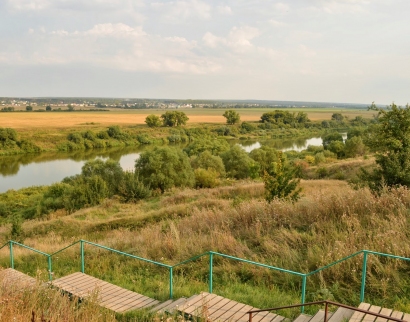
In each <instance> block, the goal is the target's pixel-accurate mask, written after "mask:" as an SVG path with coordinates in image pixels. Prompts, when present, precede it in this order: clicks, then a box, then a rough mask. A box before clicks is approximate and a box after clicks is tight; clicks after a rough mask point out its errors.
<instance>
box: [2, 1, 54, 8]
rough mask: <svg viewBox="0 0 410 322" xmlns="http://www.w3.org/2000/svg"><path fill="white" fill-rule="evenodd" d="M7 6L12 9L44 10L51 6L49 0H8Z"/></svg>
mask: <svg viewBox="0 0 410 322" xmlns="http://www.w3.org/2000/svg"><path fill="white" fill-rule="evenodd" d="M7 6H8V7H9V8H10V9H12V10H43V9H45V8H47V7H49V6H50V1H49V0H8V1H7Z"/></svg>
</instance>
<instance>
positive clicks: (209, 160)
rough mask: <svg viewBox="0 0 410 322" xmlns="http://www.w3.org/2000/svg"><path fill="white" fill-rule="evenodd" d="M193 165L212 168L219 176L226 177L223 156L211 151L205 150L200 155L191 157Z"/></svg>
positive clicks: (195, 167)
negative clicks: (213, 153)
mask: <svg viewBox="0 0 410 322" xmlns="http://www.w3.org/2000/svg"><path fill="white" fill-rule="evenodd" d="M191 165H192V168H194V169H198V168H202V169H205V170H210V169H212V170H214V171H215V172H216V173H217V174H218V176H220V177H225V166H224V163H223V161H222V159H221V157H219V156H217V155H212V153H211V152H210V151H204V152H202V153H200V154H199V156H197V157H193V158H191Z"/></svg>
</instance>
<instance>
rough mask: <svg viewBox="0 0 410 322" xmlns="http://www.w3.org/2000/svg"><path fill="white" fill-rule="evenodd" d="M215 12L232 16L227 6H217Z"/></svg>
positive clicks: (230, 9)
mask: <svg viewBox="0 0 410 322" xmlns="http://www.w3.org/2000/svg"><path fill="white" fill-rule="evenodd" d="M216 12H217V13H219V14H222V15H232V8H231V7H229V6H217V7H216Z"/></svg>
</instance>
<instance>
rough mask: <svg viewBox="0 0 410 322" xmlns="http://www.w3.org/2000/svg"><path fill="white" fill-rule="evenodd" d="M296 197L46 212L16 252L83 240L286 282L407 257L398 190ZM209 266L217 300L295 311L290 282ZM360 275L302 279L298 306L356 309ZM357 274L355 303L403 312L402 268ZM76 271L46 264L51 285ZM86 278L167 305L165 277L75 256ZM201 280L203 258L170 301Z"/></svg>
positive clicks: (187, 193)
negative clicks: (362, 300) (316, 303)
mask: <svg viewBox="0 0 410 322" xmlns="http://www.w3.org/2000/svg"><path fill="white" fill-rule="evenodd" d="M302 187H303V190H304V196H303V197H302V199H301V200H299V201H298V202H296V203H291V202H287V201H279V200H275V201H273V202H272V203H271V204H268V203H266V202H265V201H264V198H263V194H264V188H263V184H262V183H260V182H253V181H244V182H234V183H232V185H228V186H224V187H218V188H214V189H201V190H195V189H183V190H178V189H176V190H173V191H169V192H167V193H166V194H164V195H161V196H157V197H152V198H150V199H147V200H144V201H142V202H140V203H138V204H121V203H119V202H118V201H117V200H115V199H112V200H111V199H110V200H106V201H105V202H104V203H103V204H102V205H100V206H97V207H93V208H88V209H83V210H80V211H78V212H76V213H73V214H70V215H68V214H66V213H65V212H64V211H58V212H56V213H53V214H50V216H49V218H48V219H46V220H39V221H36V220H34V221H28V222H25V223H24V224H23V227H22V228H23V232H24V242H25V244H27V245H29V246H32V247H34V248H37V249H40V250H42V251H45V252H47V253H52V252H53V251H56V250H58V249H61V248H62V247H64V246H67V245H69V244H71V243H72V242H74V241H77V240H78V239H80V238H83V239H86V240H90V241H93V242H97V243H100V244H103V245H106V246H109V247H112V248H115V249H119V250H122V251H125V252H128V253H131V254H134V255H137V256H142V257H145V258H149V259H152V260H156V261H160V262H163V263H168V264H174V263H177V262H180V261H182V260H184V259H187V258H190V257H192V256H195V255H198V254H201V253H203V252H206V251H209V250H213V251H217V252H221V253H225V254H230V255H233V256H238V257H241V258H246V259H250V260H254V261H259V262H263V263H267V264H270V265H275V266H279V267H282V268H285V269H290V270H294V271H298V272H310V271H312V270H315V269H317V268H318V267H321V266H324V265H326V264H329V263H331V262H333V261H335V260H338V259H341V258H343V257H345V256H347V255H350V254H352V253H354V252H356V251H359V250H362V249H369V250H375V251H379V252H384V253H391V254H396V255H401V256H406V257H409V256H410V247H409V245H410V240H409V236H408V234H407V233H406V232H407V231H408V230H409V228H410V227H409V225H410V220H409V214H408V210H407V209H408V207H409V206H410V191H409V190H408V189H406V188H400V189H393V190H392V191H385V192H383V193H382V195H381V196H380V197H377V196H374V195H372V194H371V193H370V192H369V191H368V190H366V189H364V190H357V191H356V190H353V189H351V188H350V187H349V186H348V185H347V183H346V182H343V181H337V180H308V181H303V182H302ZM341 192H343V193H341ZM9 233H10V227H9V226H2V227H0V238H1V242H5V241H6V240H7V239H8V236H9ZM77 246H78V245H77ZM15 263H16V268H17V269H19V270H21V271H23V272H27V273H29V274H31V275H36V273H37V268H39V269H41V270H42V271H43V276H47V273H46V269H47V263H46V260H45V258H44V257H42V256H41V255H33V254H32V253H31V252H29V251H27V250H24V249H21V248H18V247H16V248H15ZM0 264H1V265H2V266H7V265H8V255H7V249H3V250H2V251H1V253H0ZM214 264H215V267H214V292H215V293H217V294H219V295H222V296H226V297H229V298H232V299H235V300H237V301H241V302H244V303H248V304H250V305H254V306H256V307H269V306H276V305H287V304H292V303H297V302H298V301H300V287H301V285H300V279H299V278H296V277H295V278H292V277H291V276H289V275H287V274H283V273H275V272H273V271H268V270H266V269H264V268H255V267H252V266H249V265H245V264H238V263H235V262H232V261H230V260H222V259H218V260H215V262H214ZM361 265H362V259H361V257H360V258H355V259H352V260H350V261H347V262H345V263H344V264H340V265H336V266H334V267H333V268H331V269H329V270H327V271H324V272H323V273H321V274H316V275H314V276H312V277H309V281H308V292H307V300H308V301H310V300H318V299H321V298H323V297H326V298H332V299H335V300H337V301H341V302H343V303H350V304H353V305H357V304H358V301H359V297H358V296H359V289H360V280H361ZM368 265H369V266H368V278H367V284H366V301H369V302H371V303H374V304H379V305H383V306H387V307H391V308H396V309H399V310H403V311H408V310H409V309H410V301H409V299H408V297H407V296H406V294H408V289H409V285H410V284H409V280H408V279H407V276H408V271H409V267H408V265H407V264H406V263H404V262H401V261H393V260H383V258H378V257H373V256H372V257H371V258H369V264H368ZM79 267H80V262H79V247H74V248H72V249H69V250H67V251H65V252H63V253H60V254H59V255H58V256H57V257H55V258H54V259H53V270H54V272H55V277H59V276H63V275H65V274H68V273H72V272H75V271H78V270H79ZM86 272H87V273H88V274H90V275H93V276H95V277H98V278H102V279H104V280H106V281H109V282H112V283H114V284H117V285H120V286H123V287H125V288H128V289H131V290H135V291H137V292H140V293H143V294H145V295H147V296H151V297H154V298H158V299H160V300H165V299H166V298H167V294H168V275H167V274H168V272H167V270H164V269H161V268H156V267H154V266H152V265H148V264H142V263H140V262H137V261H135V260H133V259H127V258H125V257H122V256H119V255H115V254H112V253H109V252H107V251H103V250H98V249H96V248H93V247H88V246H87V247H86ZM207 281H208V260H207V259H204V260H199V261H197V262H193V263H190V264H187V265H184V266H182V267H180V268H179V269H176V270H175V271H174V282H175V284H174V295H175V297H179V296H190V295H192V294H194V293H198V292H200V291H206V290H207V289H208V283H207Z"/></svg>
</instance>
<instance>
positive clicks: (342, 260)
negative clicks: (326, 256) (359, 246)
mask: <svg viewBox="0 0 410 322" xmlns="http://www.w3.org/2000/svg"><path fill="white" fill-rule="evenodd" d="M363 252H364V250H361V251H359V252H356V253H353V254H351V255H349V256H346V257H343V258H342V259H339V260H337V261H335V262H333V263H330V264H328V265H325V266H322V267H319V268H318V269H316V270H314V271H311V272H309V273H307V274H306V276H310V275H313V274H316V273H319V272H320V271H323V270H325V269H327V268H330V267H332V266H335V265H336V264H339V263H341V262H344V261H345V260H348V259H350V258H352V257H355V256H357V255H360V254H362V253H363Z"/></svg>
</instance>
